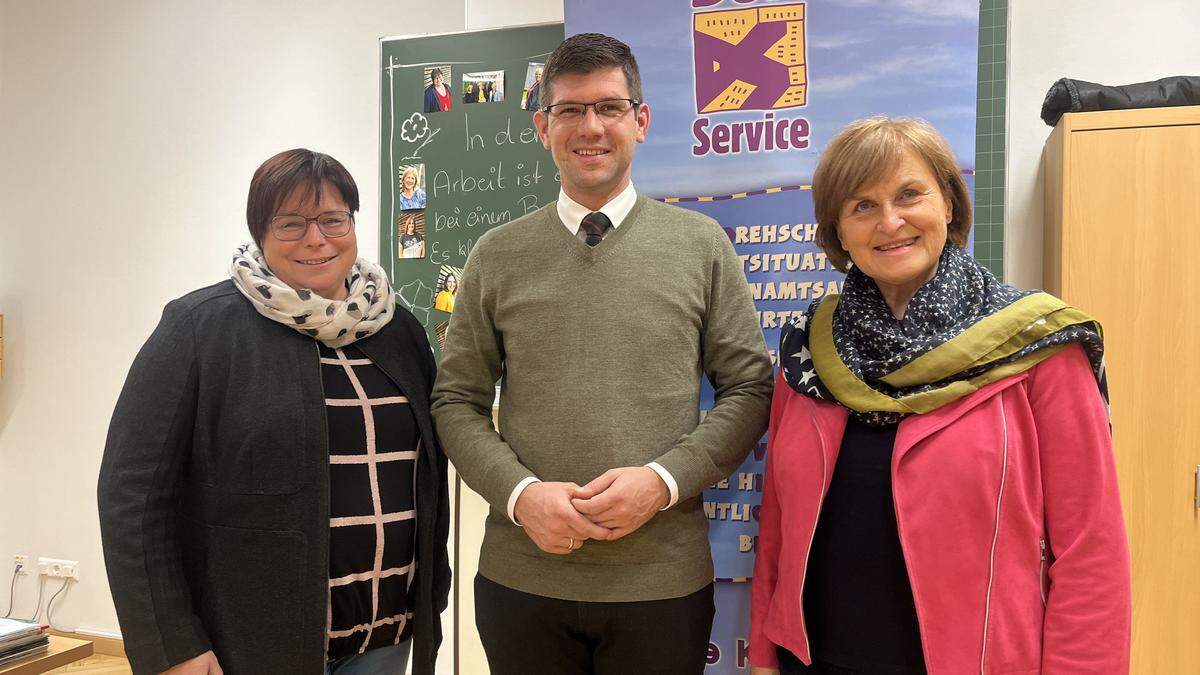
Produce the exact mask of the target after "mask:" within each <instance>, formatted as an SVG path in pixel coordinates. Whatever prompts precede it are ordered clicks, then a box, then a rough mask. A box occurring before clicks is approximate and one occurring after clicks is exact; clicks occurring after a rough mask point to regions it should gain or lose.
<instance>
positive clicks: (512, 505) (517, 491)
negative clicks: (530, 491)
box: [508, 476, 542, 527]
mask: <svg viewBox="0 0 1200 675" xmlns="http://www.w3.org/2000/svg"><path fill="white" fill-rule="evenodd" d="M540 482H542V481H540V480H538V479H537V477H536V476H530V477H529V478H526V479H525V480H523V481H521V482H520V483H517V487H515V488H513V491H512V494H510V495H509V496H508V519H509V520H511V521H513V524H514V525H516V526H517V527H521V524H520V523H518V522H517V514H516V513H515V511H516V508H517V498H518V497H520V496H521V493H522V492H524V491H525V488H527V487H529V484H530V483H540Z"/></svg>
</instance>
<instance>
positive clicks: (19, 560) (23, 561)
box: [13, 553, 29, 574]
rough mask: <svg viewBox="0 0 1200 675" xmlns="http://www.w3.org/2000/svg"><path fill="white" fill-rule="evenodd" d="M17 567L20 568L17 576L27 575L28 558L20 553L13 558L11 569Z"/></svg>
mask: <svg viewBox="0 0 1200 675" xmlns="http://www.w3.org/2000/svg"><path fill="white" fill-rule="evenodd" d="M17 565H20V566H21V571H19V572H17V574H29V556H27V555H22V554H20V553H18V554H16V555H14V556H13V568H16V566H17Z"/></svg>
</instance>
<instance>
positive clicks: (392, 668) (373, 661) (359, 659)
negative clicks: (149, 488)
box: [325, 638, 412, 675]
mask: <svg viewBox="0 0 1200 675" xmlns="http://www.w3.org/2000/svg"><path fill="white" fill-rule="evenodd" d="M411 647H412V639H411V638H410V639H408V640H405V641H404V642H401V643H400V644H398V645H393V646H390V647H379V648H378V649H372V650H370V651H368V652H366V653H363V654H351V655H350V656H343V657H342V658H340V659H335V660H333V661H329V662H328V663H326V664H325V675H404V671H405V670H406V669H407V668H408V653H409V651H410V648H411Z"/></svg>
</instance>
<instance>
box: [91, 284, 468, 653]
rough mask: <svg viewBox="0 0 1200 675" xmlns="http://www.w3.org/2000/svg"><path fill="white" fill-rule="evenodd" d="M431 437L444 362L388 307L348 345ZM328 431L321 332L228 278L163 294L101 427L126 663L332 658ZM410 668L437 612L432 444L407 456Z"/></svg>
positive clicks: (437, 486)
mask: <svg viewBox="0 0 1200 675" xmlns="http://www.w3.org/2000/svg"><path fill="white" fill-rule="evenodd" d="M354 344H355V346H356V347H358V348H359V349H360V350H362V352H363V353H364V354H365V355H366V356H367V357H368V358H370V359H371V360H372V361H373V362H374V363H375V364H376V365H377V366H378V367H379V368H380V369H381V370H383V372H384V373H385V374H386V375H387V376H388V377H389V378H390V379H392V380H393V381H395V383H396V384H397V385H398V386H399V387H400V388H401V389H402V390H403V391H404V392H405V393H406V395H407V396H408V397H409V400H410V403H411V405H412V410H413V413H414V415H415V416H416V419H417V424H418V427H419V431H420V434H421V437H422V438H424V439H435V438H436V436H435V434H434V429H433V423H432V421H431V419H430V416H429V392H430V390H431V388H432V387H433V380H434V376H435V373H436V367H435V365H434V363H433V356H432V353H431V351H430V349H429V344H428V341H427V338H426V335H425V330H424V329H423V328H422V327H421V325H420V324H419V323H418V322H417V320H416V319H415V318H414V317H413V316H412V315H411V314H409V313H408V312H407V311H405V310H404V309H402V308H400V307H397V308H396V316H395V317H394V318H393V319H392V321H391V322H389V323H388V324H387V325H386V326H385V327H383V328H382V329H381V330H380V331H379V332H377V333H375V334H374V335H371V336H369V337H366V338H363V339H361V340H359V341H357V342H355V343H354ZM328 445H329V438H328V435H327V432H326V422H325V401H324V394H323V392H322V384H321V372H320V363H319V358H318V352H317V344H316V343H315V342H314V341H313V340H312V339H311V338H308V337H305V336H303V335H301V334H300V333H299V332H297V331H296V330H294V329H292V328H289V327H287V326H283V325H281V324H279V323H276V322H275V321H271V320H270V319H267V318H265V317H263V316H261V315H260V314H258V312H257V311H255V309H254V308H253V307H252V306H251V304H250V303H249V302H248V301H247V300H246V299H245V298H244V297H242V296H241V294H240V293H239V292H238V291H237V290H236V289H235V288H234V286H233V283H232V282H230V281H223V282H221V283H218V284H215V285H213V286H209V287H208V288H204V289H201V290H198V291H195V292H193V293H190V294H188V295H186V296H184V297H182V298H180V299H178V300H175V301H173V302H171V303H170V304H168V305H167V307H166V309H165V310H164V312H163V318H162V320H161V321H160V322H159V325H158V327H157V328H156V329H155V330H154V333H153V334H152V335H151V336H150V339H149V340H148V341H147V342H146V344H145V346H143V347H142V350H141V351H140V352H139V353H138V355H137V358H136V359H135V360H134V362H133V366H132V367H131V368H130V371H129V376H128V378H127V379H126V381H125V386H124V388H123V389H122V391H121V396H120V398H119V399H118V401H117V406H116V409H115V411H114V412H113V418H112V423H111V425H110V427H109V432H108V441H107V445H106V446H105V450H104V461H103V463H102V465H101V468H100V479H99V486H98V495H99V507H100V526H101V535H102V538H103V544H104V560H105V565H106V567H107V569H108V578H109V585H110V586H111V588H112V593H113V602H114V603H115V605H116V609H117V617H118V619H119V621H120V624H121V632H122V636H123V637H124V640H125V652H126V655H127V656H128V658H129V662H130V664H131V665H132V667H133V671H134V672H135V673H151V672H161V671H163V670H166V669H167V668H169V667H171V666H173V665H176V664H178V663H180V662H182V661H185V660H187V659H189V658H192V657H194V656H197V655H199V654H202V653H204V652H205V651H207V650H209V649H212V650H213V651H214V653H215V654H216V656H217V659H218V661H219V662H220V664H221V667H222V669H223V670H224V671H225V672H226V673H227V674H228V675H240V674H243V673H247V674H248V673H254V674H258V673H300V674H304V673H313V674H314V675H315V674H318V673H321V672H322V671H323V668H324V663H325V651H324V650H325V623H326V611H327V595H328V583H329V577H328V573H329V447H328ZM416 471H417V483H416V502H417V576H416V579H415V580H414V584H413V596H412V602H413V606H412V611H413V612H414V618H413V622H414V624H413V656H412V664H413V672H414V673H418V674H424V673H433V666H434V660H435V657H436V654H437V649H438V646H439V645H440V643H441V622H440V620H439V617H438V615H439V614H440V613H441V611H442V610H443V609H445V607H446V598H447V595H448V592H449V589H450V568H449V564H448V560H447V555H446V537H447V532H448V530H449V501H448V495H447V485H446V458H445V455H443V454H442V451H441V447H440V445H439V444H437V443H436V442H426V443H422V444H421V455H420V456H419V457H418V460H417V468H416Z"/></svg>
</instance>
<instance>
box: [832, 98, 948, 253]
mask: <svg viewBox="0 0 1200 675" xmlns="http://www.w3.org/2000/svg"><path fill="white" fill-rule="evenodd" d="M905 150H912V151H913V152H915V153H917V156H919V157H921V158H922V159H924V160H925V162H926V163H927V164H928V165H929V168H930V169H932V170H933V173H934V175H935V176H937V180H938V187H939V188H940V189H941V191H942V194H944V195H946V196H947V197H949V199H950V205H951V207H952V209H953V214H952V216H951V220H950V224H949V225H947V226H946V234H947V238H948V239H949V240H950V241H951V242H952V243H954V244H955V245H957V246H958V247H960V248H962V247H965V246H966V245H967V235H968V234H969V233H970V231H971V195H970V194H968V193H967V184H966V183H965V182H964V181H963V178H962V172H961V171H960V170H959V168H958V162H957V161H955V159H954V152H953V151H952V150H951V149H950V144H949V143H947V142H946V139H945V138H943V137H942V135H941V134H940V133H938V131H937V129H934V128H933V125H931V124H929V123H928V122H926V121H924V120H919V119H912V118H891V117H882V116H881V117H867V118H865V119H861V120H855V121H854V122H851V123H850V124H847V125H846V126H845V127H843V128H842V129H841V131H838V133H837V135H836V136H834V137H833V140H832V141H830V142H829V146H828V147H826V148H825V152H824V153H822V154H821V160H820V161H819V162H818V163H817V170H816V172H814V173H813V184H812V194H813V207H814V211H815V213H816V217H817V244H818V245H819V246H820V247H821V248H822V249H823V250H824V251H825V255H827V256H828V257H829V262H831V263H832V264H833V266H834V267H835V268H837V269H839V270H841V271H843V272H845V271H846V270H847V269H848V268H849V262H850V254H849V253H847V252H846V249H844V248H842V242H841V241H840V240H839V239H838V234H837V225H838V216H839V215H840V214H841V211H842V205H843V204H844V203H845V202H846V200H847V199H849V198H850V197H851V196H852V195H853V194H854V193H855V192H857V191H858V190H860V189H861V188H863V187H865V186H868V185H872V184H874V183H875V182H876V181H878V180H880V179H882V178H883V177H884V176H885V175H886V174H887V173H888V172H890V171H892V170H894V169H895V168H896V165H897V163H898V162H899V160H900V156H901V155H902V154H903V152H904V151H905Z"/></svg>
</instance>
